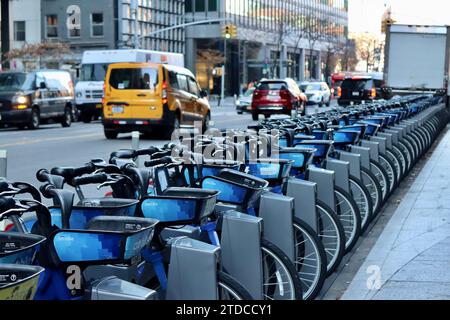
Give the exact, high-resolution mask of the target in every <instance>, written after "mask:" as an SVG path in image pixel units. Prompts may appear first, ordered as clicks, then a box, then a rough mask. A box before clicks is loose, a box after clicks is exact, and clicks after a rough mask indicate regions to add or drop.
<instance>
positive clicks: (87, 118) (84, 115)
mask: <svg viewBox="0 0 450 320" xmlns="http://www.w3.org/2000/svg"><path fill="white" fill-rule="evenodd" d="M80 119H81V121H83V123H91V121H92V114H91V113H90V112H87V111H81V114H80Z"/></svg>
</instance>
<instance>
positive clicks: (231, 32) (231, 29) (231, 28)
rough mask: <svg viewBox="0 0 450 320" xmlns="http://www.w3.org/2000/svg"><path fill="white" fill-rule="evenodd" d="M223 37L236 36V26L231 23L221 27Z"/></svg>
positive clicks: (230, 37)
mask: <svg viewBox="0 0 450 320" xmlns="http://www.w3.org/2000/svg"><path fill="white" fill-rule="evenodd" d="M222 33H223V37H224V38H225V39H232V38H236V37H237V26H235V25H233V24H227V25H225V26H224V27H223V30H222Z"/></svg>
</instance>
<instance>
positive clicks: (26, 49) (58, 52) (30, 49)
mask: <svg viewBox="0 0 450 320" xmlns="http://www.w3.org/2000/svg"><path fill="white" fill-rule="evenodd" d="M70 53H72V51H71V49H70V46H69V45H68V44H67V43H64V42H54V41H52V42H41V43H35V44H28V43H26V44H24V45H23V46H22V48H20V49H12V50H10V51H9V52H8V53H7V54H6V60H7V61H11V60H13V59H30V60H37V61H39V67H40V68H41V67H42V59H43V58H44V59H53V60H54V61H59V60H60V59H61V57H63V56H64V55H65V54H70Z"/></svg>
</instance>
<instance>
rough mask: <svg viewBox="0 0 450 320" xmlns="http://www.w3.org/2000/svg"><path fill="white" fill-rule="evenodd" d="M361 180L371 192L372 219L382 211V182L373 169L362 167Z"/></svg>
mask: <svg viewBox="0 0 450 320" xmlns="http://www.w3.org/2000/svg"><path fill="white" fill-rule="evenodd" d="M361 181H362V182H363V184H364V185H365V186H366V189H367V190H368V191H369V193H370V197H371V198H372V203H373V215H372V219H373V218H374V217H375V216H376V215H377V214H378V213H379V212H380V210H381V207H382V205H383V191H382V190H381V186H380V183H379V182H378V180H377V178H376V177H375V176H374V175H373V173H372V171H370V170H368V169H366V168H361Z"/></svg>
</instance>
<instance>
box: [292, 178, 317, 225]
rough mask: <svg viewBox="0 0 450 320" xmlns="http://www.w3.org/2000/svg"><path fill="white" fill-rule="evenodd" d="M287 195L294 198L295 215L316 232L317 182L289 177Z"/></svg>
mask: <svg viewBox="0 0 450 320" xmlns="http://www.w3.org/2000/svg"><path fill="white" fill-rule="evenodd" d="M287 196H289V197H292V198H293V199H294V208H295V209H294V214H295V216H296V217H297V218H299V219H301V220H303V221H304V222H305V223H306V224H308V225H309V226H310V227H311V228H312V229H313V230H314V231H315V232H318V230H319V227H318V225H317V221H318V217H317V211H316V198H317V183H315V182H311V181H306V180H300V179H293V178H292V179H291V178H290V179H289V180H288V184H287Z"/></svg>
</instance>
